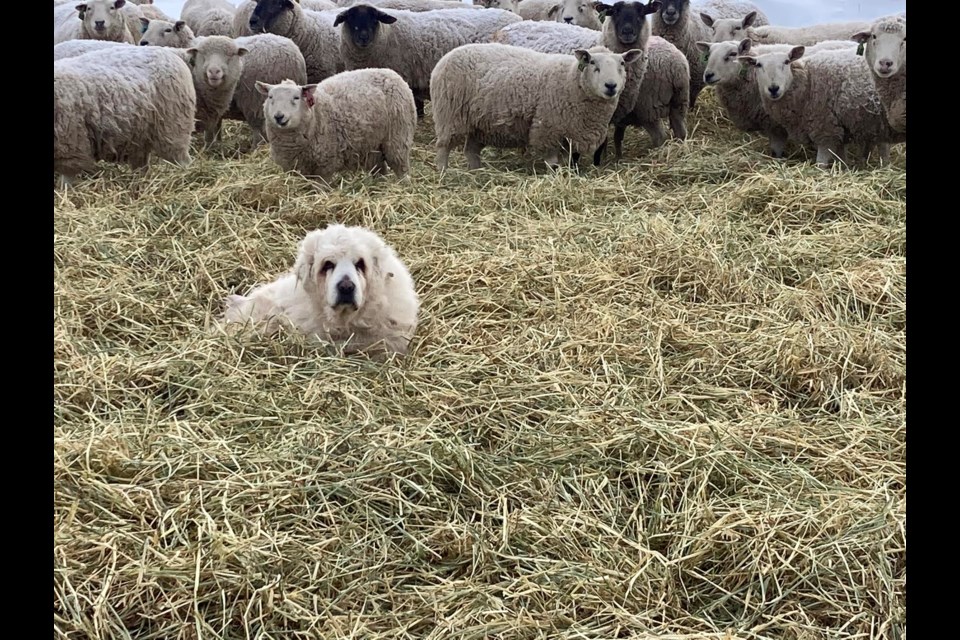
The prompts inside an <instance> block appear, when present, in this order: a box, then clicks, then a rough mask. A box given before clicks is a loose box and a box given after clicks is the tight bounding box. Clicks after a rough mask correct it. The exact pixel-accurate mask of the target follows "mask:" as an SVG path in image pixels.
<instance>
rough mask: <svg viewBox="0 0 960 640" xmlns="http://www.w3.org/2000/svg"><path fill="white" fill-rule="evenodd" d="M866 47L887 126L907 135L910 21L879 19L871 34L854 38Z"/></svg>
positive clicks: (865, 33) (870, 30)
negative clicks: (908, 34) (908, 36)
mask: <svg viewBox="0 0 960 640" xmlns="http://www.w3.org/2000/svg"><path fill="white" fill-rule="evenodd" d="M853 39H854V40H855V41H856V42H858V43H860V46H861V47H863V54H864V58H865V59H866V61H867V65H868V66H869V67H870V71H871V76H872V77H873V84H874V86H875V87H876V89H877V94H878V95H879V96H880V104H881V105H882V106H883V112H884V113H885V114H886V116H887V122H889V123H890V127H891V128H893V130H894V131H895V132H897V133H901V134H903V135H906V133H907V19H906V18H903V17H900V16H888V17H883V18H878V19H877V20H875V21H874V22H873V24H872V25H871V26H870V29H869V30H865V31H861V32H859V33H856V34H854V36H853Z"/></svg>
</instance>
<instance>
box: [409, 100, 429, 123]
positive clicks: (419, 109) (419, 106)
mask: <svg viewBox="0 0 960 640" xmlns="http://www.w3.org/2000/svg"><path fill="white" fill-rule="evenodd" d="M413 103H414V104H415V105H417V120H423V116H424V115H425V114H424V110H423V98H418V97H416V96H414V98H413ZM408 104H409V103H408Z"/></svg>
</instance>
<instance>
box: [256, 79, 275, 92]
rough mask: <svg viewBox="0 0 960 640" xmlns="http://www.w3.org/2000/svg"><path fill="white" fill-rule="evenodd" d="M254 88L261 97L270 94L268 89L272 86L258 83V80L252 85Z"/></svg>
mask: <svg viewBox="0 0 960 640" xmlns="http://www.w3.org/2000/svg"><path fill="white" fill-rule="evenodd" d="M254 86H255V87H256V88H257V92H258V93H260V94H262V95H267V94H268V93H270V89H272V88H273V85H272V84H267V83H266V82H260V81H259V80H257V81H256V82H255V83H254Z"/></svg>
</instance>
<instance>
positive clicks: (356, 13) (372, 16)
mask: <svg viewBox="0 0 960 640" xmlns="http://www.w3.org/2000/svg"><path fill="white" fill-rule="evenodd" d="M396 21H397V19H396V18H394V17H393V16H391V15H390V14H389V13H384V12H383V11H380V10H379V9H377V8H376V7H371V6H369V5H359V6H356V7H351V8H349V9H347V10H346V11H343V12H342V13H340V14H338V15H337V19H336V20H334V21H333V26H335V27H336V26H337V25H339V24H343V27H342V32H341V34H340V37H341V38H343V39H349V41H350V42H352V43H353V46H355V47H358V48H360V49H363V48H365V47H369V46H370V45H371V44H373V43H374V42H375V41H376V39H377V32H378V31H379V30H380V25H381V24H393V23H394V22H396Z"/></svg>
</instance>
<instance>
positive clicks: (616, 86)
mask: <svg viewBox="0 0 960 640" xmlns="http://www.w3.org/2000/svg"><path fill="white" fill-rule="evenodd" d="M642 54H643V52H642V51H640V50H639V49H631V50H630V51H627V52H626V53H622V54H621V53H610V52H606V53H600V52H597V53H590V52H588V51H586V50H585V49H577V50H576V51H574V55H575V56H576V57H577V63H578V68H579V70H580V86H581V87H582V88H583V90H584V91H585V92H586V93H587V94H588V95H592V96H595V97H597V98H602V99H604V100H616V99H617V98H619V97H620V93H621V92H622V91H623V85H624V83H625V82H626V79H627V66H626V65H627V64H628V63H630V62H633V61H634V60H636V59H637V57H639V56H640V55H642Z"/></svg>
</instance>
